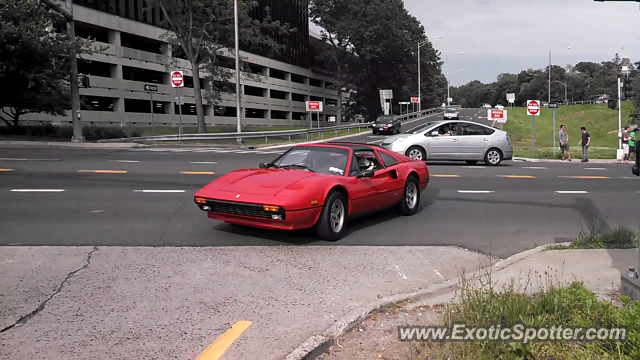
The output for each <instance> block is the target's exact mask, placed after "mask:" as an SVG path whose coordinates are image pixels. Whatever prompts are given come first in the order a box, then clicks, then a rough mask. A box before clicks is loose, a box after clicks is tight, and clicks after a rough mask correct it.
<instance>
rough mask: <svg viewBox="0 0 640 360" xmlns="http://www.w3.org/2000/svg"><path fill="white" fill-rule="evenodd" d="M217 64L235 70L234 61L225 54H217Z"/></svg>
mask: <svg viewBox="0 0 640 360" xmlns="http://www.w3.org/2000/svg"><path fill="white" fill-rule="evenodd" d="M218 66H220V67H221V68H225V69H231V70H235V68H236V61H235V59H232V58H230V57H227V56H218Z"/></svg>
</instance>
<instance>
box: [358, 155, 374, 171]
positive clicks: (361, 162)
mask: <svg viewBox="0 0 640 360" xmlns="http://www.w3.org/2000/svg"><path fill="white" fill-rule="evenodd" d="M358 167H359V168H360V171H368V170H374V169H375V167H376V164H375V163H374V162H373V161H371V160H369V159H367V158H366V157H364V156H363V157H361V158H358Z"/></svg>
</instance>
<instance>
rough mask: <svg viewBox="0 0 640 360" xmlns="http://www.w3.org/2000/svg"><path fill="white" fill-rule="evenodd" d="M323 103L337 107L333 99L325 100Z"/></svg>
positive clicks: (336, 102) (336, 101)
mask: <svg viewBox="0 0 640 360" xmlns="http://www.w3.org/2000/svg"><path fill="white" fill-rule="evenodd" d="M325 102H326V104H325V105H327V106H337V105H338V100H334V99H325Z"/></svg>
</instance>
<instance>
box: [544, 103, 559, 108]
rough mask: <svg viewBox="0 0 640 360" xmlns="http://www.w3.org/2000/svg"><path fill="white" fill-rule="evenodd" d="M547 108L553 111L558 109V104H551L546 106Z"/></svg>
mask: <svg viewBox="0 0 640 360" xmlns="http://www.w3.org/2000/svg"><path fill="white" fill-rule="evenodd" d="M547 106H548V107H549V109H555V108H557V107H558V104H555V103H553V104H548V105H547Z"/></svg>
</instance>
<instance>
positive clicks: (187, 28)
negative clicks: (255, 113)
mask: <svg viewBox="0 0 640 360" xmlns="http://www.w3.org/2000/svg"><path fill="white" fill-rule="evenodd" d="M151 5H152V6H159V7H160V9H161V11H162V13H163V15H164V18H165V19H166V21H167V24H168V25H169V29H170V30H171V31H169V32H167V33H166V34H165V35H164V37H163V40H165V41H167V42H168V43H170V44H171V45H172V46H173V55H174V57H175V56H180V55H183V56H184V57H185V58H186V59H187V60H188V61H189V63H190V64H191V69H190V70H191V75H192V76H193V88H194V92H195V101H196V114H197V119H198V132H200V133H204V132H206V125H205V118H204V109H203V90H204V92H205V94H204V95H205V96H204V99H205V100H206V101H207V102H208V103H210V104H215V103H217V102H218V100H219V99H220V95H221V92H223V91H225V90H230V89H228V88H226V85H224V84H226V83H228V82H231V81H230V80H231V77H232V76H233V72H232V71H229V70H228V69H227V68H225V67H223V66H220V65H221V64H220V63H221V58H222V57H223V56H231V57H233V56H235V54H234V43H235V26H234V19H235V15H234V2H233V1H229V0H188V1H184V0H153V1H152V2H151ZM257 6H258V2H257V1H255V0H238V28H239V34H240V42H241V44H242V48H244V49H246V50H248V51H251V50H256V49H260V50H261V51H262V52H265V50H266V51H267V53H271V54H272V55H273V54H276V53H277V52H279V51H280V50H282V45H280V44H278V43H277V42H276V41H275V40H274V37H275V35H287V34H289V32H291V31H295V29H291V28H290V27H289V25H288V24H281V23H280V22H278V21H272V18H271V16H270V9H269V8H268V7H266V8H264V9H261V10H262V11H264V12H265V16H264V20H263V21H258V20H255V19H252V18H251V17H250V16H249V15H250V12H251V11H252V10H253V9H254V8H256V7H257ZM174 64H175V61H174V62H173V63H172V64H171V65H170V66H173V65H174ZM241 70H244V66H242V65H241ZM203 72H204V73H206V75H205V78H204V79H203V80H205V81H206V83H207V84H208V85H207V86H206V87H205V89H202V88H201V86H200V80H201V75H202V74H203ZM218 84H223V85H222V86H220V85H218ZM238 111H240V109H238Z"/></svg>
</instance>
